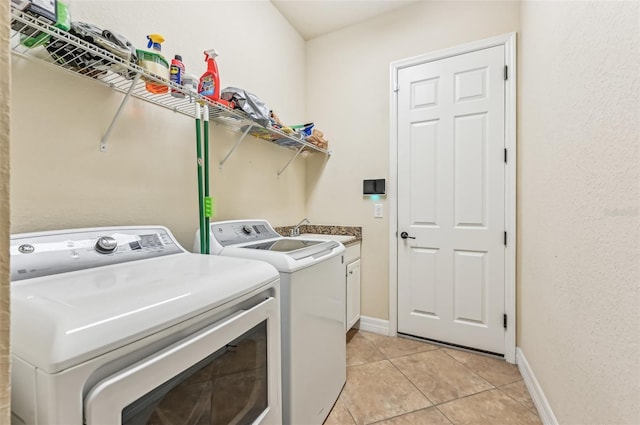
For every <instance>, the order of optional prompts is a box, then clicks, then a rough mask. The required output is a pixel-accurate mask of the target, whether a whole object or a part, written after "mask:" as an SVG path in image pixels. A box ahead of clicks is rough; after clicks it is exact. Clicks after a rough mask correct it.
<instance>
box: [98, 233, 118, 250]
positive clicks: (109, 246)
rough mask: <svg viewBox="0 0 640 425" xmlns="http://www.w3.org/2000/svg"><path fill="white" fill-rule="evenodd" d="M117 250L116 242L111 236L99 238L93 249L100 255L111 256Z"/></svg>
mask: <svg viewBox="0 0 640 425" xmlns="http://www.w3.org/2000/svg"><path fill="white" fill-rule="evenodd" d="M117 248H118V241H116V240H115V239H114V238H112V237H111V236H100V237H99V238H98V242H96V246H95V249H96V251H97V252H99V253H100V254H111V253H112V252H113V251H115V250H116V249H117Z"/></svg>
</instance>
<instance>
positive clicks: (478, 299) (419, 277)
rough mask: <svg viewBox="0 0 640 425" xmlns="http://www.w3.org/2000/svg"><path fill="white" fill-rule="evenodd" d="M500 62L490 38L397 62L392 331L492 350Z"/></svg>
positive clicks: (496, 336)
mask: <svg viewBox="0 0 640 425" xmlns="http://www.w3.org/2000/svg"><path fill="white" fill-rule="evenodd" d="M504 66H505V47H504V46H496V47H491V48H486V49H482V50H477V51H473V52H471V53H465V54H461V55H457V56H453V57H449V58H445V59H440V60H435V61H432V62H427V63H422V64H419V65H415V66H411V67H407V68H402V69H400V70H399V71H398V97H397V98H398V109H397V110H398V120H397V122H398V247H397V249H398V251H397V253H398V269H397V272H398V332H400V333H405V334H409V335H414V336H419V337H423V338H429V339H433V340H437V341H443V342H447V343H452V344H458V345H463V346H466V347H472V348H477V349H481V350H486V351H490V352H494V353H500V354H503V353H504V352H505V330H504V327H503V314H504V313H505V302H504V301H505V296H504V294H505V286H504V285H505V268H504V262H505V246H504V234H505V233H504V231H505V164H504V148H505V118H504V116H505V81H504ZM402 232H406V233H407V236H408V237H407V238H406V239H403V238H401V237H400V235H401V233H402Z"/></svg>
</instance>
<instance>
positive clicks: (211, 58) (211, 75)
mask: <svg viewBox="0 0 640 425" xmlns="http://www.w3.org/2000/svg"><path fill="white" fill-rule="evenodd" d="M216 56H218V52H216V50H215V49H210V50H205V51H204V61H205V62H207V70H206V71H205V73H204V74H202V76H201V77H200V84H199V85H198V93H199V94H200V95H201V96H204V97H206V98H209V99H211V100H212V101H214V102H217V103H220V104H222V105H225V106H227V107H229V108H233V104H232V103H231V102H227V101H226V100H223V99H220V74H219V73H218V64H216V60H215V58H216Z"/></svg>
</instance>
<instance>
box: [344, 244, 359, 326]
mask: <svg viewBox="0 0 640 425" xmlns="http://www.w3.org/2000/svg"><path fill="white" fill-rule="evenodd" d="M344 263H345V274H346V290H347V311H346V320H345V322H346V326H347V329H346V330H347V331H348V330H349V329H351V328H352V327H353V325H355V324H356V322H357V321H358V320H360V244H355V245H351V246H349V247H347V250H346V251H345V255H344Z"/></svg>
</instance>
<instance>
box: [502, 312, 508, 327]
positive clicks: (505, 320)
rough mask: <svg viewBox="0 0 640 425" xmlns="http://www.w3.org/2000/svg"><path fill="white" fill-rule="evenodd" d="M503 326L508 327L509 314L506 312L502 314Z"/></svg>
mask: <svg viewBox="0 0 640 425" xmlns="http://www.w3.org/2000/svg"><path fill="white" fill-rule="evenodd" d="M502 326H504V328H505V329H507V315H506V314H503V315H502Z"/></svg>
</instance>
